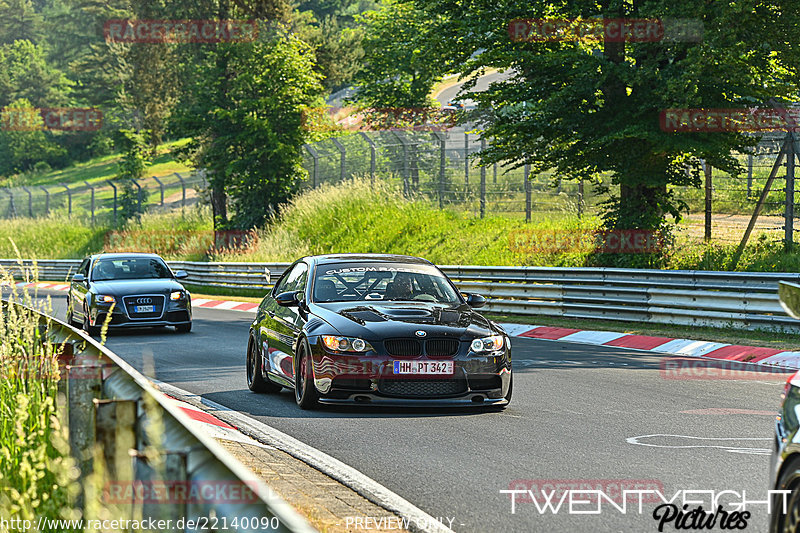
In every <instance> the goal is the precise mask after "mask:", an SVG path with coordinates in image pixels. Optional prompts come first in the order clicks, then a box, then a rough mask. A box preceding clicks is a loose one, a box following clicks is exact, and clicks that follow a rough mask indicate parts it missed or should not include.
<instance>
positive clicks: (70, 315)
mask: <svg viewBox="0 0 800 533" xmlns="http://www.w3.org/2000/svg"><path fill="white" fill-rule="evenodd" d="M67 324H69V325H70V326H73V327H74V326H77V325H78V324H77V323H76V322H75V310H74V308H73V307H72V298H70V297H69V296H67Z"/></svg>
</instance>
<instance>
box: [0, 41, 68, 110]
mask: <svg viewBox="0 0 800 533" xmlns="http://www.w3.org/2000/svg"><path fill="white" fill-rule="evenodd" d="M71 88H72V82H71V81H70V80H69V79H68V78H67V77H66V76H65V75H64V73H63V72H61V71H59V70H58V69H56V68H54V67H52V66H51V65H49V64H48V63H47V59H46V55H45V52H44V50H43V49H42V47H41V46H40V45H36V44H33V43H32V42H30V41H25V40H20V41H14V42H13V43H11V44H4V45H0V106H5V105H8V104H9V103H11V102H13V101H14V100H20V99H25V100H28V101H29V102H30V103H31V104H32V105H34V106H35V107H56V106H64V105H68V104H69V103H70V100H71V97H70V92H71Z"/></svg>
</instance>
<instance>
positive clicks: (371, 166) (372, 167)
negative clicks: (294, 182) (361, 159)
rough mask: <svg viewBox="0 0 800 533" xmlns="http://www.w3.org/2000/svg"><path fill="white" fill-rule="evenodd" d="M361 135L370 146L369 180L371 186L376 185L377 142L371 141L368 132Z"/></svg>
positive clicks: (362, 132)
mask: <svg viewBox="0 0 800 533" xmlns="http://www.w3.org/2000/svg"><path fill="white" fill-rule="evenodd" d="M359 133H360V134H361V136H362V137H364V140H366V141H367V143H368V144H369V180H370V183H371V184H375V141H373V140H372V139H370V137H369V135H367V132H365V131H361V132H359ZM315 163H316V160H315ZM315 168H316V167H315Z"/></svg>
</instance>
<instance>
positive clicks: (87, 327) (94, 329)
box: [81, 304, 100, 337]
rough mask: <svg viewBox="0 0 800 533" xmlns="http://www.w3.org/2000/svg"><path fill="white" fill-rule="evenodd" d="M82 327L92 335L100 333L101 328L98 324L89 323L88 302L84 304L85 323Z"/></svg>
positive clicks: (95, 335)
mask: <svg viewBox="0 0 800 533" xmlns="http://www.w3.org/2000/svg"><path fill="white" fill-rule="evenodd" d="M81 329H83V331H85V332H86V333H87V334H88V335H89V336H90V337H97V336H98V335H100V328H98V327H97V326H91V325H90V324H89V309H88V308H87V307H86V304H84V305H83V325H82V326H81Z"/></svg>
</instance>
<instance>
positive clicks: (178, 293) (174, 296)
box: [169, 291, 184, 300]
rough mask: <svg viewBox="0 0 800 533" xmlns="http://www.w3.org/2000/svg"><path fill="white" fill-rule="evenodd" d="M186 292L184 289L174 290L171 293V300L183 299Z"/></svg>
mask: <svg viewBox="0 0 800 533" xmlns="http://www.w3.org/2000/svg"><path fill="white" fill-rule="evenodd" d="M183 297H184V292H183V291H174V292H171V293H170V294H169V299H170V300H183Z"/></svg>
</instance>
